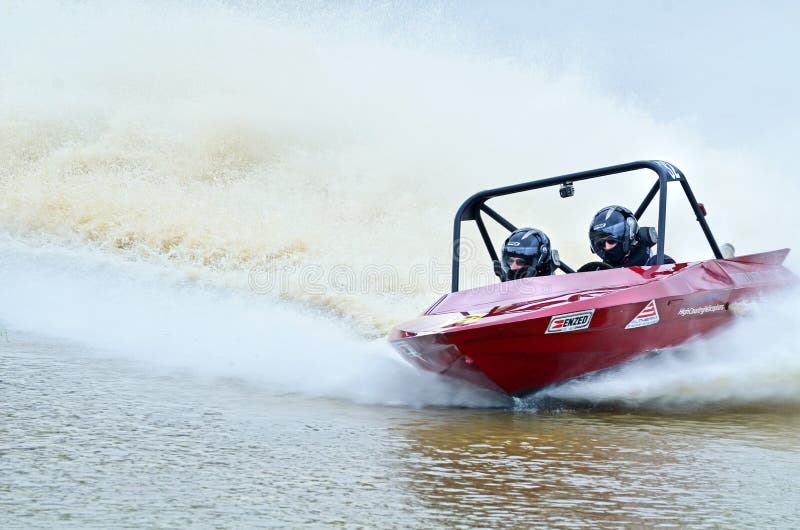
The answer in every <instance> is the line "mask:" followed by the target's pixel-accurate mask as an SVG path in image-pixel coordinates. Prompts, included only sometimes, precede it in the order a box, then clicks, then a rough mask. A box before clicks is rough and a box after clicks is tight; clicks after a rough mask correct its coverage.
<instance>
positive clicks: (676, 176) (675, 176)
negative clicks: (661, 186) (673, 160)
mask: <svg viewBox="0 0 800 530" xmlns="http://www.w3.org/2000/svg"><path fill="white" fill-rule="evenodd" d="M655 163H656V164H658V165H659V166H661V167H662V168H664V169H665V170H666V172H667V174H668V175H669V178H671V179H672V180H681V174H680V172H679V171H678V168H676V167H675V166H673V165H672V164H670V163H669V162H664V161H663V160H656V161H655Z"/></svg>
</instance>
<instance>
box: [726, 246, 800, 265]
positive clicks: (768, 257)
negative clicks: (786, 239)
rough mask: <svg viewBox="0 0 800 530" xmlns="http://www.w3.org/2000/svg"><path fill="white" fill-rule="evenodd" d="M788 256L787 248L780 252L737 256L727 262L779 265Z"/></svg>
mask: <svg viewBox="0 0 800 530" xmlns="http://www.w3.org/2000/svg"><path fill="white" fill-rule="evenodd" d="M788 254H789V249H788V248H782V249H780V250H773V251H770V252H761V253H759V254H750V255H749V256H737V257H735V258H731V259H730V260H728V261H737V262H739V263H759V264H762V265H780V264H781V263H783V261H784V260H785V259H786V256H787V255H788Z"/></svg>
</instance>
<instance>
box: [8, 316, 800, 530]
mask: <svg viewBox="0 0 800 530" xmlns="http://www.w3.org/2000/svg"><path fill="white" fill-rule="evenodd" d="M0 366H2V376H1V377H0V395H2V402H3V410H2V413H1V414H0V492H2V495H1V496H0V523H2V524H1V525H2V526H3V527H4V528H32V527H65V528H66V527H75V528H86V527H94V528H101V527H102V528H109V527H113V528H122V527H136V528H147V527H162V528H163V527H184V528H185V527H216V528H220V527H224V528H244V527H251V528H252V527H280V526H286V527H297V526H301V525H303V526H311V527H342V528H359V527H362V528H375V527H380V528H411V527H413V528H423V527H424V528H512V527H513V528H520V527H550V528H588V527H592V528H597V527H607V528H619V527H648V528H649V527H663V528H670V527H671V528H674V527H691V528H756V527H757V528H792V527H795V526H796V523H797V521H798V520H800V490H799V489H798V484H799V479H798V476H800V448H799V447H798V442H800V409H798V407H797V405H771V406H757V405H751V406H748V407H741V408H728V409H726V410H714V408H713V407H712V408H711V409H710V410H702V411H695V412H681V413H672V414H668V413H664V412H663V411H659V412H653V411H647V410H636V409H630V408H623V409H615V407H609V406H606V407H602V408H600V409H596V408H594V409H592V408H586V407H585V406H581V407H574V406H573V407H570V406H569V405H565V404H561V405H559V406H557V407H554V406H553V405H552V404H551V405H550V407H549V408H546V409H541V408H536V406H535V405H534V404H531V403H529V404H517V406H516V407H515V406H513V405H512V406H511V407H505V408H479V409H474V408H473V409H470V408H441V407H427V408H415V407H408V406H387V405H363V404H354V403H351V402H347V401H344V400H336V399H328V398H311V397H304V396H302V395H298V394H291V393H276V392H274V390H273V389H271V388H270V387H269V386H268V385H264V384H257V383H253V382H252V381H247V380H246V379H241V378H209V377H205V376H197V375H193V374H191V373H188V372H186V371H181V370H154V369H153V368H152V367H151V366H148V365H145V364H142V363H139V362H134V361H127V360H120V359H117V358H114V357H113V356H104V355H103V352H102V351H93V352H91V353H87V351H86V349H85V348H83V347H80V346H78V345H75V344H69V343H64V342H63V341H54V340H47V339H44V338H42V337H37V336H32V335H28V334H18V333H15V332H10V333H8V337H7V339H5V338H4V339H3V340H1V341H0Z"/></svg>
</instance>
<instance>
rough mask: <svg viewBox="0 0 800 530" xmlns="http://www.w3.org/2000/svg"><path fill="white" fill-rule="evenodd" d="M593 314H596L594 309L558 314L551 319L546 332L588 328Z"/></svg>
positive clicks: (563, 331)
mask: <svg viewBox="0 0 800 530" xmlns="http://www.w3.org/2000/svg"><path fill="white" fill-rule="evenodd" d="M592 315H594V309H589V310H587V311H578V312H576V313H567V314H565V315H556V316H554V317H553V318H551V319H550V324H549V325H548V326H547V331H545V333H565V332H567V331H578V330H581V329H586V328H588V327H589V323H590V322H591V321H592Z"/></svg>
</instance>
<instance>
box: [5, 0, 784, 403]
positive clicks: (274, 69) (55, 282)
mask: <svg viewBox="0 0 800 530" xmlns="http://www.w3.org/2000/svg"><path fill="white" fill-rule="evenodd" d="M2 15H3V16H0V49H2V50H4V52H5V53H3V54H0V161H1V162H0V193H2V197H3V200H2V201H0V235H4V236H8V237H9V238H10V239H9V241H16V243H7V244H6V245H7V246H6V247H5V250H6V251H7V253H5V254H4V258H3V260H2V262H1V263H2V266H3V267H4V268H5V270H6V272H7V274H9V275H8V276H6V278H7V279H8V281H5V282H4V286H3V288H4V289H6V293H11V292H12V291H13V295H14V296H13V297H11V296H6V297H5V298H4V300H3V302H2V304H3V305H2V311H3V312H2V313H0V318H2V319H3V320H5V321H7V322H11V323H16V324H15V325H17V326H19V327H20V328H21V329H27V330H31V331H34V332H41V333H47V334H51V335H57V336H63V337H66V338H69V339H71V340H78V341H86V342H87V343H89V344H92V345H95V346H97V347H100V348H110V349H115V351H116V350H120V351H127V352H129V354H130V355H134V356H136V355H141V356H143V357H145V358H147V356H148V355H150V356H152V358H153V360H154V361H158V360H159V359H163V358H165V357H169V356H177V357H175V358H174V359H173V361H174V362H175V363H177V364H189V365H193V364H194V363H197V364H198V369H200V368H202V366H203V363H204V362H209V363H210V365H209V367H208V369H209V371H211V372H218V373H220V374H224V373H227V371H228V370H232V371H233V372H236V371H237V370H239V371H240V373H245V372H247V373H265V372H270V373H274V374H275V378H274V381H273V382H274V383H276V384H277V383H278V382H279V381H285V382H287V385H288V388H290V389H294V390H296V391H308V392H315V391H319V392H323V393H327V394H330V395H342V396H350V397H352V398H353V399H361V398H360V397H358V396H359V394H358V391H357V390H355V389H356V388H358V385H356V384H355V381H356V380H361V379H366V380H371V379H374V380H375V381H377V382H379V383H380V385H381V386H382V387H383V388H391V387H392V385H395V387H394V388H395V389H396V392H395V393H391V392H389V393H388V394H386V393H383V392H382V391H378V390H376V389H377V386H376V387H370V386H369V385H368V386H367V389H366V390H364V392H366V397H364V399H366V400H367V401H369V400H374V401H378V402H395V401H398V402H404V403H407V402H413V399H411V398H408V397H407V396H408V394H406V393H404V392H403V391H401V390H400V389H399V387H400V386H403V385H405V386H408V387H411V388H414V389H416V391H415V392H416V394H418V395H421V396H425V397H423V398H421V399H422V402H423V403H449V401H448V398H442V397H439V395H438V392H439V389H442V388H445V389H446V390H447V391H449V392H451V393H453V394H454V395H460V392H462V391H461V390H454V389H453V388H452V387H449V386H441V385H442V383H437V385H439V386H437V385H432V386H431V385H428V383H420V384H421V385H422V387H418V386H416V383H413V384H412V383H410V382H409V381H420V380H421V379H418V378H424V376H418V375H408V374H407V373H406V372H403V370H405V368H404V367H401V368H397V367H396V366H395V365H394V364H393V363H394V360H393V359H390V358H388V357H387V355H386V352H385V346H383V345H382V343H381V344H378V343H376V342H373V341H372V339H375V338H377V337H382V336H383V335H384V334H385V333H386V331H387V330H388V328H389V327H390V326H391V325H392V324H393V323H396V322H398V321H401V320H404V319H407V318H408V317H409V316H411V315H415V314H418V313H419V312H420V311H421V310H422V309H423V308H424V307H426V306H427V305H429V304H430V303H431V302H432V301H433V300H435V299H436V298H437V297H438V296H439V295H440V294H441V293H442V292H443V291H445V290H446V289H447V288H448V285H449V277H448V275H447V273H448V264H449V252H450V246H449V238H450V230H451V222H452V215H453V213H454V212H455V210H456V208H457V207H458V205H459V204H460V203H461V202H462V201H463V200H464V199H465V198H466V197H467V196H469V195H471V194H472V193H473V192H475V191H477V190H480V189H484V188H487V187H494V186H499V185H504V184H510V183H515V182H519V181H523V180H529V179H533V178H539V177H546V176H551V175H555V174H561V173H565V172H569V171H576V170H581V169H586V168H591V167H599V166H604V165H608V164H611V163H619V162H626V161H630V160H635V159H644V158H646V159H652V158H662V159H666V160H670V161H673V162H675V163H676V164H677V165H678V166H679V167H681V169H682V170H684V172H685V173H686V174H687V176H688V177H689V179H690V180H691V182H692V185H693V188H694V190H695V193H696V194H697V195H698V197H699V198H700V199H701V200H703V201H704V202H705V204H706V206H707V207H708V209H709V211H710V214H709V219H708V220H709V223H710V224H711V226H712V228H713V229H714V230H715V233H716V235H717V238H718V239H719V240H720V241H721V242H722V241H732V242H733V243H735V244H736V246H737V249H738V251H739V253H740V254H743V253H747V252H750V251H762V250H767V249H770V248H776V247H779V246H791V242H787V241H785V240H784V238H785V234H783V233H782V232H781V230H779V229H777V228H776V227H778V228H779V227H781V226H788V225H789V224H790V222H791V217H790V216H791V213H792V209H791V208H789V207H786V206H787V204H786V201H788V200H789V199H787V198H788V197H791V196H792V193H793V192H792V190H795V189H796V183H794V181H793V180H792V179H789V178H787V177H786V176H785V175H783V174H780V173H777V172H776V170H774V169H770V170H765V169H763V165H762V164H761V163H760V161H759V160H758V159H756V158H754V157H752V156H749V155H748V156H744V155H742V154H740V153H730V152H724V151H720V150H716V149H714V148H713V147H711V146H709V145H707V144H706V142H705V141H704V139H703V136H702V134H701V133H700V132H698V131H695V130H692V129H691V128H689V127H688V126H687V125H685V124H684V123H683V122H681V121H680V120H674V121H670V122H666V123H665V122H663V121H662V122H659V121H657V120H655V119H654V118H653V117H652V116H651V115H650V114H648V112H646V110H644V109H642V108H641V107H640V106H637V105H636V104H633V103H631V102H629V101H626V100H625V99H623V98H620V97H619V96H618V95H615V94H609V93H606V92H604V91H603V90H602V89H600V88H598V84H597V83H595V82H594V81H593V80H592V79H591V77H589V76H587V75H586V74H585V73H583V72H582V71H581V70H580V69H579V68H576V67H575V66H574V64H578V63H579V60H576V61H575V62H574V63H570V64H568V65H566V66H565V67H564V68H553V67H552V65H548V66H547V67H545V66H544V64H545V63H548V61H539V62H537V61H536V60H530V59H529V57H536V56H537V55H536V53H535V50H533V51H530V50H529V52H530V53H527V52H526V53H524V54H520V55H519V56H514V55H508V54H499V53H497V52H496V51H493V50H494V48H493V47H492V46H491V45H489V44H487V43H486V42H482V41H481V38H480V37H476V36H475V35H479V32H478V31H476V30H477V29H479V28H476V27H473V26H470V25H469V23H468V22H465V21H464V20H461V19H459V17H457V16H454V13H453V10H452V9H451V7H450V5H449V4H447V3H442V4H436V5H434V6H432V7H429V8H426V9H418V8H386V7H385V6H384V5H382V4H363V3H358V5H357V6H355V7H344V8H338V7H337V8H331V7H328V6H323V5H314V6H313V7H296V8H295V7H290V6H286V5H281V3H276V4H266V5H252V4H250V3H234V4H232V5H231V4H229V3H214V2H204V3H202V4H200V5H195V6H192V5H188V4H186V3H184V2H168V3H143V4H140V5H129V6H112V5H107V4H103V3H96V2H82V3H77V4H63V3H57V2H46V1H42V2H26V3H10V4H8V5H5V6H4V7H3V13H2ZM578 59H579V58H578ZM765 181H770V182H771V183H772V186H769V187H766V186H758V185H756V182H765ZM722 184H724V185H722ZM648 186H649V182H645V181H644V179H643V180H642V182H641V183H639V182H638V181H634V182H633V183H630V182H627V181H626V183H625V184H622V183H621V182H617V181H614V182H611V183H609V184H607V185H599V186H595V187H592V186H589V185H588V184H587V185H586V186H583V185H582V186H578V188H577V190H576V191H577V193H576V196H575V197H574V198H572V199H570V200H569V201H570V202H569V203H565V202H563V201H560V199H556V198H555V196H552V197H551V196H546V197H539V196H536V200H535V201H533V200H530V199H525V198H521V199H520V200H518V201H516V202H515V201H512V200H508V201H500V204H501V206H502V209H503V211H504V213H507V214H508V216H509V218H510V219H512V220H513V221H515V222H517V223H519V224H526V225H535V226H538V227H540V228H542V229H544V230H545V231H546V232H547V233H548V234H549V235H550V236H551V239H553V241H554V242H556V246H557V248H558V249H559V250H560V252H561V256H562V258H563V259H564V260H565V261H568V262H570V263H583V262H585V261H589V260H590V258H591V256H590V255H588V253H587V250H586V242H585V239H584V237H585V230H586V222H587V220H588V219H589V218H590V217H591V214H593V213H594V212H595V211H596V210H597V209H598V208H599V207H600V206H603V205H605V204H610V203H620V202H623V203H624V202H625V201H626V200H628V201H635V200H638V199H639V198H640V197H641V196H642V195H643V194H644V192H645V191H646V189H647V188H648ZM778 188H780V189H782V191H784V193H783V194H782V195H781V197H777V198H776V197H773V196H772V195H773V190H774V189H778ZM621 194H624V196H625V198H622V197H621ZM784 197H787V198H784ZM776 201H777V203H778V204H776ZM670 208H671V210H672V212H671V216H672V220H674V224H671V225H670V232H668V233H667V234H666V240H667V248H668V251H669V253H670V254H671V255H672V256H675V257H677V258H680V259H686V260H689V259H699V258H704V257H707V256H708V250H707V248H705V246H704V245H703V241H702V238H701V237H700V236H699V230H697V227H696V226H695V223H694V220H693V217H692V215H691V214H690V213H689V212H688V208H686V207H685V206H684V205H682V204H680V203H679V202H678V201H675V200H673V199H672V198H671V199H670ZM730 212H734V213H730ZM742 212H746V215H743V214H741V213H742ZM754 220H756V221H757V222H754ZM758 220H769V221H768V222H765V223H762V222H760V221H758ZM671 222H672V221H671ZM770 227H772V228H770ZM690 233H691V234H697V238H696V239H692V237H694V236H692V237H690V236H687V235H686V234H690ZM495 235H498V233H495ZM678 235H679V236H678ZM467 236H468V237H473V239H474V238H475V236H476V234H469V233H467ZM465 248H470V247H469V245H465ZM35 249H39V250H35ZM59 253H64V255H63V256H61V257H59V256H60V254H59ZM62 258H63V259H62ZM103 259H108V260H111V262H112V263H113V266H111V265H109V266H110V267H111V268H112V269H113V270H114V271H116V272H113V273H112V272H108V270H106V268H104V267H106V265H100V264H99V263H102V262H103ZM792 259H795V258H794V257H792ZM484 265H485V263H484ZM117 267H121V270H124V271H125V272H124V273H120V272H119V271H118V270H117V269H116V268H117ZM480 267H481V265H480V264H474V263H473V264H466V265H465V266H464V268H463V270H464V274H465V276H466V277H467V280H468V279H469V278H483V279H486V278H487V276H486V275H485V274H484V275H481V274H478V273H481V272H486V271H485V270H483V269H480ZM36 271H38V273H37V274H39V273H40V274H39V275H38V276H37V275H36V274H34V272H36ZM28 273H30V274H28ZM31 274H32V275H31ZM119 274H122V277H121V279H120V278H118V275H119ZM490 274H491V272H490V270H489V275H490ZM489 277H491V276H489ZM12 278H16V279H18V280H19V282H20V283H18V284H17V283H14V282H15V281H16V280H14V281H11V279H12ZM462 280H463V278H462ZM476 281H477V280H476ZM474 283H475V282H473V284H474ZM462 284H463V285H466V286H469V285H470V281H462ZM84 302H86V305H85V307H84V305H82V304H83V303H84ZM90 302H91V303H90ZM298 308H302V311H300V312H298V311H297V310H298ZM309 311H310V313H309ZM310 328H314V329H317V328H319V329H324V330H325V332H326V333H327V334H328V336H335V337H337V339H336V340H335V341H331V340H321V339H320V340H318V341H316V342H315V341H314V340H313V339H309V340H310V342H308V341H305V340H304V341H301V342H298V340H297V337H299V336H302V335H304V334H305V331H306V330H307V329H310ZM759 336H761V337H762V338H764V337H769V338H765V339H764V340H765V341H767V342H770V343H771V342H773V341H777V342H778V343H780V340H781V339H780V337H783V336H784V335H778V336H777V338H776V337H773V336H767V335H764V334H759ZM240 338H241V339H240ZM239 340H241V341H243V342H241V343H240V342H237V341H239ZM331 343H335V344H336V346H335V347H333V348H332V347H331ZM265 344H269V345H270V346H269V351H270V352H272V353H271V354H270V355H269V356H267V357H264V355H265V354H264V353H263V350H264V348H265V346H264V345H265ZM731 346H735V345H731ZM698 347H699V348H701V349H702V348H706V347H708V346H698ZM693 348H694V346H693ZM779 349H780V348H779ZM692 351H694V350H692ZM134 352H138V353H134ZM227 355H230V356H232V357H230V358H229V357H226V356H227ZM681 355H682V354H680V352H675V353H674V357H675V360H674V361H673V362H680V357H681ZM661 362H666V361H661ZM698 362H699V361H698ZM309 364H313V365H319V366H320V373H318V374H315V377H312V378H310V379H309V380H306V379H305V377H306V375H305V373H306V372H305V368H306V367H307V365H309ZM690 364H691V363H690ZM343 366H344V367H345V368H342V367H343ZM398 370H399V371H398ZM389 373H391V374H392V377H388V376H387V375H386V374H389ZM328 377H330V379H327V378H328ZM408 378H411V379H408ZM390 381H397V383H391V382H390ZM436 381H439V380H438V379H437V380H436ZM448 384H449V383H448ZM426 385H428V386H426ZM320 389H321V390H320ZM664 390H665V392H666V389H664ZM564 391H566V390H564ZM609 392H611V389H609ZM611 393H612V394H613V392H611ZM656 394H658V392H656ZM472 400H473V397H465V398H464V401H465V402H469V403H472V402H473V401H472ZM476 402H482V401H481V400H480V399H478V400H477V401H476Z"/></svg>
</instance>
